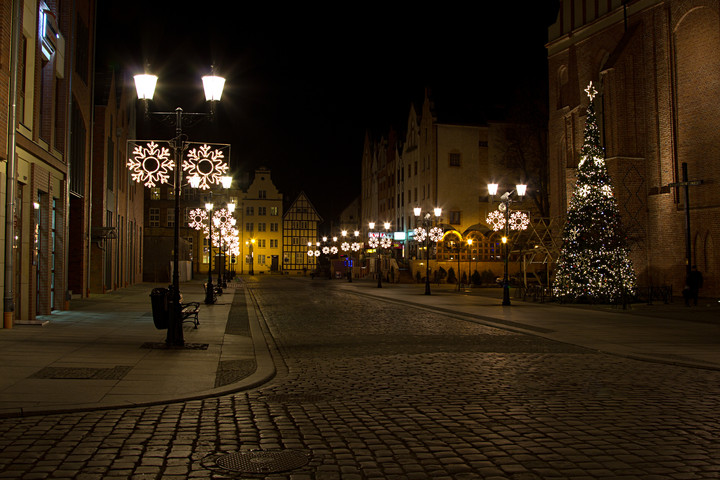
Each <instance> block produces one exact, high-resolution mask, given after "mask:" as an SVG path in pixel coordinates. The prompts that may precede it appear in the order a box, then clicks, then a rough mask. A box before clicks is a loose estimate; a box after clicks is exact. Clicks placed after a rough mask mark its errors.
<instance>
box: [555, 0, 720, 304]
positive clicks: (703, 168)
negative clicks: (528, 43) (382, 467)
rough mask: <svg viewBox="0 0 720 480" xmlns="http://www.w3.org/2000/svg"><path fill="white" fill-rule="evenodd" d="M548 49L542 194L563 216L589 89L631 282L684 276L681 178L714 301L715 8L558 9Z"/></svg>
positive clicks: (718, 82) (704, 0)
mask: <svg viewBox="0 0 720 480" xmlns="http://www.w3.org/2000/svg"><path fill="white" fill-rule="evenodd" d="M549 33H550V35H549V43H548V74H549V105H550V118H549V131H548V135H549V138H548V140H549V154H550V157H549V158H550V195H551V199H550V201H551V209H552V215H553V216H554V217H558V218H561V217H563V216H564V214H565V212H566V209H567V203H568V200H569V198H570V196H571V194H572V189H573V186H574V177H575V168H576V166H577V161H578V153H579V149H580V146H581V145H582V141H583V125H584V121H585V108H586V107H587V104H588V101H589V100H588V98H587V97H586V96H585V95H584V92H583V89H584V88H585V87H586V86H587V84H588V83H589V82H590V81H592V82H593V84H594V85H596V86H597V88H598V90H599V95H598V97H597V98H596V99H595V105H596V110H597V111H598V122H599V124H600V128H601V131H602V141H603V144H604V146H605V153H606V159H607V164H608V168H609V172H610V175H611V179H612V181H613V187H614V191H615V195H616V197H617V199H618V203H619V206H620V209H621V213H622V216H623V224H624V226H625V228H626V230H627V233H628V240H629V243H630V247H631V249H632V259H633V262H634V266H635V269H636V272H637V274H638V279H639V283H640V284H641V285H672V286H673V290H674V292H675V294H678V293H679V292H680V291H681V289H682V287H683V285H684V277H685V270H686V241H685V238H686V226H685V201H684V189H682V188H675V187H670V186H669V184H671V183H674V182H679V181H681V180H682V179H681V176H682V164H683V163H687V165H688V172H689V175H688V176H689V178H690V180H702V181H703V183H702V185H699V186H691V187H689V188H690V201H689V206H690V218H691V222H690V237H691V247H692V248H691V262H692V264H695V265H697V266H698V269H699V270H700V271H701V272H702V273H703V275H704V277H705V285H704V288H703V289H702V290H701V295H704V296H716V295H720V278H719V277H720V257H719V256H718V255H717V254H715V252H714V243H717V242H718V241H720V227H719V226H718V223H717V221H716V219H717V217H718V214H719V213H720V195H719V193H720V191H719V190H720V121H719V120H718V119H719V118H720V106H719V105H718V102H717V101H716V99H717V98H718V96H719V95H718V94H720V5H719V4H718V2H717V1H711V0H645V1H630V2H626V4H625V5H623V2H621V1H615V0H608V1H605V0H603V1H600V0H595V1H591V0H587V1H580V0H576V1H572V0H568V1H562V2H561V5H560V11H559V15H558V19H557V22H556V23H555V24H554V25H553V26H551V28H550V32H549Z"/></svg>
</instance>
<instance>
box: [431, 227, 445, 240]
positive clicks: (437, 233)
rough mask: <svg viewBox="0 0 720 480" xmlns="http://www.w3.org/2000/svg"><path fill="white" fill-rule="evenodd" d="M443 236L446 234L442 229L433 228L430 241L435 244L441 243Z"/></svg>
mask: <svg viewBox="0 0 720 480" xmlns="http://www.w3.org/2000/svg"><path fill="white" fill-rule="evenodd" d="M443 234H444V232H443V229H442V228H440V227H433V228H431V229H430V233H429V234H428V235H430V240H432V241H433V242H439V241H440V240H442V237H443Z"/></svg>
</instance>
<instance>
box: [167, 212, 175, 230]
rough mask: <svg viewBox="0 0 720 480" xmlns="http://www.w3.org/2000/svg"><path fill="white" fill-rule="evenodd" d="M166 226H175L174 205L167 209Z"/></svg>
mask: <svg viewBox="0 0 720 480" xmlns="http://www.w3.org/2000/svg"><path fill="white" fill-rule="evenodd" d="M167 226H168V227H174V226H175V208H174V207H173V208H168V209H167Z"/></svg>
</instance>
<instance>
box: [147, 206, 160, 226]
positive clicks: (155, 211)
mask: <svg viewBox="0 0 720 480" xmlns="http://www.w3.org/2000/svg"><path fill="white" fill-rule="evenodd" d="M148 226H150V227H159V226H160V209H159V208H151V209H150V215H149V220H148Z"/></svg>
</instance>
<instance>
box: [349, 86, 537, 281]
mask: <svg viewBox="0 0 720 480" xmlns="http://www.w3.org/2000/svg"><path fill="white" fill-rule="evenodd" d="M517 128H518V126H517V125H512V124H507V123H492V122H486V123H483V124H478V125H471V124H463V123H454V122H453V121H452V117H450V116H448V117H443V113H442V112H441V111H439V110H438V109H437V108H436V106H435V104H434V102H433V100H432V98H431V95H430V92H429V91H427V90H426V91H425V96H424V99H423V102H422V105H421V107H420V108H419V109H418V108H416V107H415V106H414V105H411V107H410V112H409V115H408V122H407V126H406V131H405V136H404V138H403V141H402V142H397V141H393V139H394V135H393V134H392V133H391V134H390V135H389V136H388V140H385V139H384V138H381V139H380V140H379V141H377V142H373V141H371V140H370V139H369V137H367V138H366V141H365V148H364V152H363V159H362V162H363V167H362V188H361V192H362V207H361V212H362V227H363V229H364V232H367V231H368V230H367V222H368V221H375V222H378V221H379V222H383V221H385V218H389V219H391V221H392V222H393V229H394V230H395V232H398V233H399V234H400V235H399V237H401V238H404V239H405V240H404V242H396V244H395V245H396V250H395V251H394V257H395V258H396V259H398V260H402V261H404V262H408V261H409V262H412V261H414V260H424V259H425V258H426V256H427V252H426V251H425V250H424V248H425V247H424V244H422V243H418V242H415V241H413V230H414V229H415V227H416V226H419V222H418V218H416V217H415V213H414V208H415V207H420V208H421V210H422V212H423V215H424V214H426V213H431V214H432V213H433V209H434V208H435V207H440V208H441V209H442V216H441V217H440V218H439V219H435V218H434V216H433V220H434V221H435V223H437V224H440V225H441V227H442V228H443V230H444V231H445V232H446V237H445V238H444V239H443V241H441V242H439V243H438V244H437V245H436V247H437V248H436V249H435V248H434V247H435V246H433V252H431V255H430V258H436V259H437V261H439V262H454V263H457V261H458V260H460V261H462V262H463V263H462V265H467V264H468V263H469V262H483V261H487V262H494V261H498V260H499V259H500V257H499V256H498V249H499V246H500V245H499V238H498V236H497V235H493V234H492V233H491V232H490V229H489V227H488V225H487V223H486V218H487V215H488V213H489V212H490V211H491V210H494V209H495V208H496V207H497V204H493V203H491V202H490V198H489V196H488V192H487V184H488V183H499V184H500V188H501V189H503V188H506V189H511V190H512V189H514V186H515V184H516V183H520V182H529V181H531V180H532V179H526V178H523V175H522V174H521V173H520V172H519V171H518V170H517V169H514V168H511V167H510V166H508V161H507V158H508V155H507V152H508V148H509V146H508V145H509V143H510V139H511V138H512V132H513V131H514V130H515V129H517ZM503 191H505V190H503ZM523 208H525V209H527V210H529V211H534V212H535V214H536V215H537V212H536V211H535V209H534V207H532V205H524V206H523ZM366 235H367V233H366V234H365V236H364V238H367V236H366ZM468 238H472V239H473V243H472V246H471V247H470V248H467V239H468ZM398 243H402V245H401V246H398ZM461 245H462V247H461ZM435 250H437V251H436V252H435ZM455 268H457V267H455ZM423 273H424V272H423Z"/></svg>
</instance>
